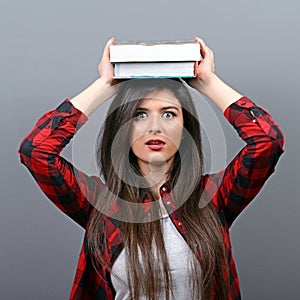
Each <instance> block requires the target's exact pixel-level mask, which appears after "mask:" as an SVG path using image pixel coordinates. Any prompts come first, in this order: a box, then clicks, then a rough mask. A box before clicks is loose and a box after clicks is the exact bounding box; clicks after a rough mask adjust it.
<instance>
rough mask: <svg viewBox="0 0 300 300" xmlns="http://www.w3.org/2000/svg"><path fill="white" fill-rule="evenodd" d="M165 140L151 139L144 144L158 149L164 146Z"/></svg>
mask: <svg viewBox="0 0 300 300" xmlns="http://www.w3.org/2000/svg"><path fill="white" fill-rule="evenodd" d="M165 144H166V143H165V142H164V141H162V140H159V139H151V140H148V141H147V142H146V145H147V146H148V148H149V149H151V150H154V151H158V150H161V149H162V148H163V147H164V146H165Z"/></svg>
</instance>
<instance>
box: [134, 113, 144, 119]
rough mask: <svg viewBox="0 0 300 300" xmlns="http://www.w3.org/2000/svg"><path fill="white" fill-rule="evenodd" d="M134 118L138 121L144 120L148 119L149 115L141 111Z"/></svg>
mask: <svg viewBox="0 0 300 300" xmlns="http://www.w3.org/2000/svg"><path fill="white" fill-rule="evenodd" d="M134 118H135V119H136V120H142V119H146V118H147V114H146V113H145V112H144V111H139V112H137V113H136V114H135V116H134Z"/></svg>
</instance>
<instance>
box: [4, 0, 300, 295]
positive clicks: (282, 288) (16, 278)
mask: <svg viewBox="0 0 300 300" xmlns="http://www.w3.org/2000/svg"><path fill="white" fill-rule="evenodd" d="M299 9H300V4H299V1H297V0H294V1H274V0H272V1H271V0H265V1H261V0H252V1H242V0H240V1H237V0H225V1H224V0H223V1H221V0H220V1H213V0H211V1H200V0H197V1H196V0H192V1H179V0H174V1H164V0H159V1H158V0H152V1H137V0H134V1H133V0H127V1H119V2H117V1H107V2H104V1H100V0H98V1H96V0H90V1H78V0H72V1H70V0H65V1H58V0H52V1H37V0H27V1H3V0H2V1H1V12H0V33H1V35H0V36H1V48H0V49H1V57H0V62H1V68H0V72H1V89H0V93H1V98H0V99H1V119H0V122H1V127H0V130H1V147H0V151H1V152H0V158H1V181H0V185H1V209H0V243H1V247H0V298H1V299H6V300H15V299H26V300H27V299H28V300H29V299H44V300H46V299H68V297H69V293H70V289H71V285H72V282H73V277H74V274H75V267H76V265H77V259H78V255H79V251H80V247H81V242H82V238H83V234H84V232H83V230H82V229H81V228H80V227H79V226H77V225H76V224H75V223H74V222H73V221H71V220H70V219H68V218H67V217H65V216H64V215H63V214H62V213H61V212H60V211H59V210H57V209H56V208H55V207H54V206H53V205H52V204H51V202H50V201H48V200H47V199H46V197H45V196H44V195H43V194H42V192H41V191H40V190H39V188H38V187H37V185H36V184H35V182H34V181H33V179H32V177H31V176H30V174H29V173H28V171H27V170H26V169H25V168H24V167H23V166H22V165H21V164H20V163H19V158H18V155H17V150H18V147H19V144H20V142H21V140H22V139H23V138H24V137H25V135H26V134H27V133H28V132H29V131H30V130H31V128H32V127H33V125H34V123H35V122H36V121H37V119H38V117H39V116H41V115H42V114H43V113H44V112H46V111H48V110H50V109H52V108H54V107H56V106H57V105H58V104H59V103H60V102H61V101H63V100H64V99H65V98H71V97H72V96H74V95H76V94H77V93H78V92H80V91H81V90H82V89H84V88H86V87H87V86H88V85H89V84H90V83H91V82H93V81H94V80H95V79H96V78H97V76H98V73H97V65H98V62H99V60H100V58H101V55H102V49H103V46H104V45H105V43H106V41H107V39H108V38H110V37H111V36H114V37H115V39H116V40H159V39H192V38H193V37H194V36H195V35H199V36H200V37H202V38H203V39H204V40H205V41H206V43H207V44H208V46H209V47H211V48H212V49H213V50H214V54H215V61H216V73H217V74H218V75H219V76H220V77H221V78H222V79H224V80H225V81H226V82H227V83H229V84H230V85H231V86H233V87H234V88H236V89H237V90H238V91H240V92H241V93H243V94H245V95H247V96H248V97H250V98H251V99H252V100H253V101H255V102H256V103H257V104H259V105H261V106H263V107H264V108H266V109H267V110H268V111H269V112H270V113H271V115H272V116H273V118H274V119H275V120H276V121H277V123H279V124H280V126H281V129H282V130H283V132H284V133H285V137H286V144H285V153H284V155H283V156H282V157H281V159H280V162H279V164H278V165H277V168H276V172H275V173H274V174H273V175H272V176H271V178H270V180H269V181H268V182H267V183H266V185H265V186H264V188H263V190H262V191H261V192H260V194H259V195H258V196H257V197H256V199H255V200H254V201H253V202H252V204H251V205H250V206H249V207H248V208H247V209H246V210H245V211H244V213H242V215H241V216H240V217H239V218H238V219H237V220H236V222H235V224H234V225H233V227H232V229H231V237H232V244H233V251H234V255H235V259H236V264H237V269H238V274H239V279H240V283H241V290H242V295H243V298H244V299H246V300H252V299H255V300H257V299H258V300H259V299H263V300H268V299H270V300H274V299H285V300H288V299H290V300H294V299H299V294H300V259H299V253H300V240H299V239H300V234H299V225H300V222H299V211H300V204H299V191H298V190H299V186H300V181H299V155H298V153H299V146H300V142H299V138H300V135H299V124H298V123H299V110H300V101H299V95H300V83H299V79H300V76H299V69H300V59H299V47H300V34H299V33H300V30H299V28H300V26H299V16H298V13H299ZM213 109H214V110H215V111H216V115H217V116H218V117H219V118H220V123H221V124H222V126H223V128H224V134H225V137H226V140H227V141H230V142H228V143H227V144H226V149H227V158H228V161H229V160H230V158H232V157H233V156H234V155H235V153H237V152H238V151H239V150H240V148H241V147H242V146H243V143H241V141H240V140H239V138H238V137H237V135H236V133H235V132H234V130H233V129H232V128H231V127H230V126H229V125H228V124H227V123H226V121H225V120H224V118H223V116H222V114H221V113H220V112H219V111H218V110H217V109H215V108H213ZM200 110H201V104H200ZM97 113H98V115H97V114H96V115H95V116H99V114H100V116H103V112H101V111H100V113H99V112H97ZM91 119H92V118H91ZM94 119H95V117H94ZM96 119H97V117H96ZM91 147H92V146H91ZM70 149H72V147H71V148H70ZM70 149H69V150H66V152H65V155H66V156H67V157H71V154H72V153H71V150H70ZM87 171H88V170H87Z"/></svg>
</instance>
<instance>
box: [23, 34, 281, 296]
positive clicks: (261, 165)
mask: <svg viewBox="0 0 300 300" xmlns="http://www.w3.org/2000/svg"><path fill="white" fill-rule="evenodd" d="M196 42H198V43H200V46H201V54H202V57H203V60H202V61H201V62H200V63H199V65H198V67H197V77H196V78H195V79H192V80H189V81H188V84H189V85H190V86H191V87H193V88H195V89H196V90H198V91H199V92H200V93H202V94H204V95H206V96H207V97H208V98H210V99H211V100H212V101H213V102H214V103H215V104H216V105H217V106H218V107H219V108H220V109H221V110H222V111H223V112H224V115H225V117H226V118H227V120H228V121H229V122H230V124H232V125H233V127H234V128H235V129H236V130H237V132H238V134H239V136H240V137H241V138H242V139H243V140H244V141H245V142H246V146H245V147H244V148H243V149H242V150H241V151H240V152H239V153H238V154H237V156H236V157H235V158H234V159H233V160H232V161H231V162H230V164H229V165H228V166H227V167H226V168H225V169H224V170H222V171H220V172H218V173H215V174H209V175H208V174H206V175H203V174H202V162H203V157H202V152H201V137H200V127H199V122H198V120H197V117H196V113H195V108H194V105H193V103H192V100H191V98H190V96H189V92H188V90H187V88H186V87H185V85H184V84H182V82H180V81H179V80H170V79H142V80H129V81H126V82H123V83H122V84H118V85H116V82H115V81H114V80H113V66H112V65H111V63H110V62H109V47H110V45H111V44H112V43H113V39H111V40H110V41H109V42H108V43H107V45H106V47H105V49H104V53H103V57H102V60H101V62H100V64H99V72H100V74H101V77H100V78H99V79H97V80H96V81H95V82H94V83H93V84H92V85H91V86H89V87H88V88H87V89H86V90H84V91H83V92H81V93H80V94H79V95H77V96H76V97H74V98H73V99H71V100H68V99H67V100H65V101H64V102H63V103H62V104H61V105H60V106H59V107H58V108H56V109H55V110H53V111H50V112H48V113H47V114H45V115H44V116H43V117H41V119H40V120H39V121H38V122H37V124H36V126H35V127H34V129H33V130H32V131H31V132H30V133H29V135H28V136H27V137H26V138H25V139H24V141H23V142H22V144H21V146H20V150H19V153H20V156H21V161H22V163H24V164H25V165H26V167H27V168H28V169H29V170H30V172H31V174H32V175H33V176H34V179H35V180H36V181H37V183H38V184H39V186H40V187H41V189H42V190H43V191H44V192H45V194H46V195H47V196H48V197H49V199H50V200H51V201H52V202H53V203H54V204H55V205H56V206H57V207H58V208H59V209H61V210H62V211H63V212H65V213H66V214H67V215H68V216H69V217H71V218H72V219H73V220H74V221H76V222H77V223H78V224H80V225H81V226H82V227H83V228H84V229H85V238H84V242H83V246H82V250H81V253H80V257H79V261H78V267H77V272H76V276H75V279H74V284H73V288H72V291H71V295H70V299H77V300H79V299H149V300H150V299H151V300H153V299H180V300H181V299H224V300H225V299H226V300H227V299H235V300H236V299H241V295H240V289H239V282H238V277H237V272H236V268H235V264H234V259H233V257H232V252H231V245H230V237H229V228H230V226H231V224H232V223H233V221H234V220H235V219H236V217H237V216H238V215H239V214H240V212H241V211H242V210H243V209H244V208H245V207H246V206H247V205H248V204H249V203H250V201H251V200H252V199H253V198H254V197H255V195H256V194H257V193H258V192H259V190H260V189H261V188H262V186H263V184H264V182H265V181H266V180H267V178H268V177H269V176H270V175H271V173H272V172H273V171H274V167H275V165H276V163H277V161H278V159H279V156H280V155H281V154H282V153H283V135H282V133H281V131H280V129H279V127H278V126H277V124H276V123H275V122H274V121H273V120H272V118H271V116H270V115H269V114H268V113H267V112H266V111H265V110H263V109H262V108H260V107H258V106H257V105H256V104H254V103H253V102H252V101H251V100H249V99H248V98H247V97H244V96H242V95H240V94H239V93H238V92H237V91H235V90H233V89H232V88H231V87H229V86H228V85H227V84H225V83H224V82H223V81H222V80H221V79H220V78H218V77H217V76H216V75H215V73H214V58H213V53H212V51H211V50H210V49H209V48H208V47H207V46H206V45H205V43H204V42H203V41H202V40H201V39H199V38H196ZM116 92H117V94H116V96H115V97H114V100H113V101H112V104H111V106H110V108H109V111H108V114H107V118H106V121H105V124H104V126H103V130H102V133H101V135H100V139H99V149H98V153H97V158H98V164H99V167H100V169H101V172H102V177H103V178H104V180H101V179H100V177H99V176H87V175H86V174H84V173H83V172H81V171H79V170H78V169H76V168H75V167H74V166H73V165H72V164H71V163H70V162H68V161H66V160H65V159H64V158H63V157H61V156H60V152H61V151H62V149H63V148H64V147H65V146H66V145H67V144H68V142H69V141H70V139H71V138H72V137H73V136H74V134H75V133H76V131H77V130H78V129H79V128H80V126H82V125H83V124H84V123H85V122H86V121H87V117H88V116H89V115H90V114H91V113H92V112H93V111H94V110H96V109H97V108H98V107H99V106H100V105H101V104H102V103H103V102H104V101H105V100H106V99H108V98H110V97H111V96H112V95H113V94H114V93H116Z"/></svg>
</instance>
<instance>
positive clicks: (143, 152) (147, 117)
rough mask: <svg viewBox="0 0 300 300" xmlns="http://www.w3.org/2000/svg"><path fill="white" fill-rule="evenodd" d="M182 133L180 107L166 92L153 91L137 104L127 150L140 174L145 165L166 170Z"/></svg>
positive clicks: (166, 90) (170, 94) (171, 94)
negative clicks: (161, 166) (165, 167)
mask: <svg viewBox="0 0 300 300" xmlns="http://www.w3.org/2000/svg"><path fill="white" fill-rule="evenodd" d="M182 129H183V113H182V107H181V104H180V102H179V101H178V99H176V97H175V95H174V94H173V93H172V92H171V91H170V90H168V89H164V90H160V91H155V92H153V93H151V94H149V95H147V97H145V98H144V99H143V100H141V101H140V103H139V105H138V107H137V109H136V112H135V118H134V119H133V122H132V126H131V136H130V142H131V149H132V151H133V153H134V154H135V156H136V157H137V161H138V164H139V167H140V169H141V170H147V165H148V166H149V164H153V165H157V166H158V165H162V164H163V165H165V164H167V167H168V168H169V167H170V166H171V165H172V163H173V160H174V156H175V154H176V152H177V150H178V148H179V145H180V142H181V138H182Z"/></svg>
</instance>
